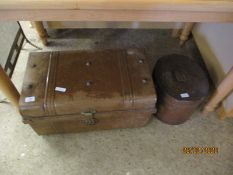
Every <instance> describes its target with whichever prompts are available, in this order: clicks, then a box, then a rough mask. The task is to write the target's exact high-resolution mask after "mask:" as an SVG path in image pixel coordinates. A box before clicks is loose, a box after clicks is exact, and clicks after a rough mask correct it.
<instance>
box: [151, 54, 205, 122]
mask: <svg viewBox="0 0 233 175" xmlns="http://www.w3.org/2000/svg"><path fill="white" fill-rule="evenodd" d="M153 76H154V81H155V82H156V84H157V91H158V113H157V115H156V116H157V118H158V119H160V120H161V121H163V122H165V123H168V124H180V123H183V122H185V121H186V120H188V119H189V117H190V115H191V114H192V113H193V112H194V110H195V109H196V108H197V107H198V106H199V104H200V103H201V102H202V101H203V99H204V98H205V97H207V96H208V92H209V82H208V77H207V75H206V74H205V72H204V71H203V70H202V68H201V67H200V66H199V65H198V64H197V63H196V62H193V61H191V60H190V59H189V57H186V56H183V55H177V54H172V55H168V56H164V57H162V58H161V59H160V60H159V61H158V62H157V64H156V66H155V70H154V75H153Z"/></svg>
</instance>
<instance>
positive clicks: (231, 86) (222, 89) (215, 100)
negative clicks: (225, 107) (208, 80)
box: [203, 67, 233, 115]
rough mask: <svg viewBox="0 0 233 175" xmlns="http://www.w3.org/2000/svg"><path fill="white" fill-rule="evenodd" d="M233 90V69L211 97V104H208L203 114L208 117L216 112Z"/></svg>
mask: <svg viewBox="0 0 233 175" xmlns="http://www.w3.org/2000/svg"><path fill="white" fill-rule="evenodd" d="M232 90H233V67H232V68H231V70H230V71H229V72H228V74H227V75H226V77H225V78H224V79H223V81H222V82H221V83H220V85H219V86H218V87H217V90H216V92H215V93H214V95H213V96H212V97H211V99H210V100H209V102H208V103H207V104H206V106H205V107H204V109H203V114H204V115H207V114H208V113H209V112H212V111H214V110H215V108H216V107H217V106H218V104H219V103H220V102H222V100H223V99H224V98H225V97H226V96H227V95H229V93H230V92H231V91H232Z"/></svg>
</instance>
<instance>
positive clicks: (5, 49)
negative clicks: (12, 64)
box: [0, 21, 19, 67]
mask: <svg viewBox="0 0 233 175" xmlns="http://www.w3.org/2000/svg"><path fill="white" fill-rule="evenodd" d="M18 29H19V27H18V24H17V23H16V22H14V21H11V22H8V21H7V22H0V42H1V45H0V46H1V47H0V64H1V65H2V66H3V67H4V66H5V63H6V60H7V57H8V54H9V52H10V49H11V46H12V43H13V42H14V39H15V36H16V33H17V32H18Z"/></svg>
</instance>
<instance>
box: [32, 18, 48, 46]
mask: <svg viewBox="0 0 233 175" xmlns="http://www.w3.org/2000/svg"><path fill="white" fill-rule="evenodd" d="M34 25H35V28H36V31H37V33H38V36H39V37H40V39H41V41H42V43H43V44H44V45H47V44H48V40H47V39H48V34H47V31H46V30H45V28H44V25H43V22H42V21H35V22H34Z"/></svg>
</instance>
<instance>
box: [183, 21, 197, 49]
mask: <svg viewBox="0 0 233 175" xmlns="http://www.w3.org/2000/svg"><path fill="white" fill-rule="evenodd" d="M193 26H194V23H193V22H187V23H185V24H184V28H183V29H182V31H181V35H180V45H183V44H184V43H185V42H186V41H187V40H188V38H189V35H190V34H191V32H192V29H193Z"/></svg>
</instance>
